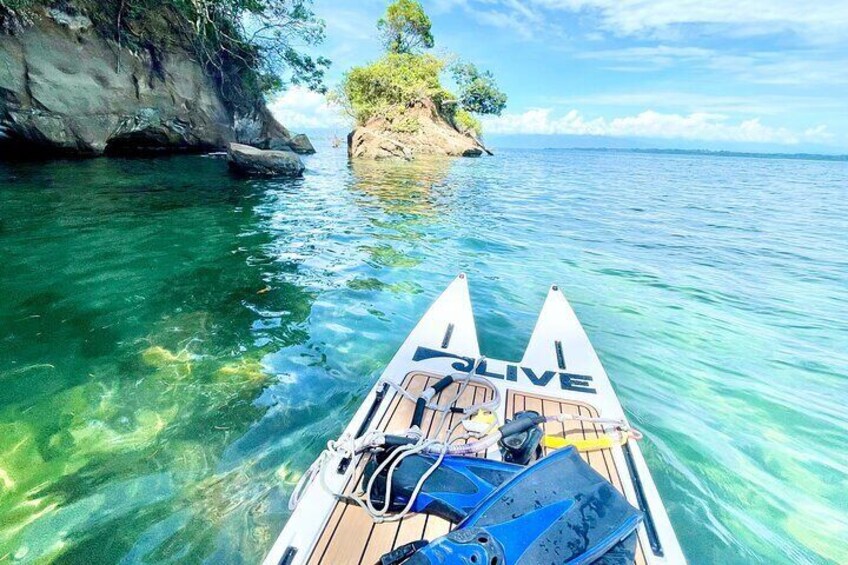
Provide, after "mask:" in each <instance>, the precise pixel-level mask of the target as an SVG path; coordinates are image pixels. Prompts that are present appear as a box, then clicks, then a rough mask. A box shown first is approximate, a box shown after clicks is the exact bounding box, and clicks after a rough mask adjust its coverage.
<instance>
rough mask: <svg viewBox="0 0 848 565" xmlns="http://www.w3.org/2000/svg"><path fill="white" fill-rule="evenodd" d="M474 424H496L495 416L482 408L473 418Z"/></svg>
mask: <svg viewBox="0 0 848 565" xmlns="http://www.w3.org/2000/svg"><path fill="white" fill-rule="evenodd" d="M471 420H473V421H474V422H479V423H480V424H494V423H495V415H494V414H492V413H491V412H489V411H488V410H483V409H482V408H481V409H480V410H478V411H477V413H476V414H474V416H473V417H472V418H471Z"/></svg>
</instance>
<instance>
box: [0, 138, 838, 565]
mask: <svg viewBox="0 0 848 565" xmlns="http://www.w3.org/2000/svg"><path fill="white" fill-rule="evenodd" d="M319 150H320V152H319V154H318V155H316V156H314V157H310V158H308V159H307V161H306V164H307V167H308V169H307V174H306V177H305V178H304V179H302V180H295V181H280V180H254V181H251V180H245V179H237V178H234V177H230V176H229V175H228V174H227V173H226V165H225V163H223V162H222V161H221V160H219V159H214V158H208V157H200V156H180V157H168V158H161V159H156V160H145V159H96V160H87V161H56V162H50V163H21V164H14V165H12V164H5V165H3V164H0V249H2V261H0V564H3V563H47V562H57V563H87V564H88V563H175V562H178V563H196V562H207V563H241V562H244V563H253V562H256V561H258V560H259V559H261V558H262V556H263V555H264V553H265V552H266V551H267V549H268V548H269V547H270V545H271V543H272V542H273V539H274V538H275V536H276V535H277V533H278V532H279V531H280V529H281V528H282V525H283V524H284V523H285V520H286V518H287V516H288V511H287V509H286V503H287V497H288V495H289V493H290V492H291V489H292V487H293V485H294V484H295V483H296V481H297V479H298V478H299V477H300V474H301V473H302V472H303V471H304V470H305V469H306V467H307V466H308V465H309V464H310V463H311V461H312V460H313V459H314V457H315V456H316V455H317V454H318V453H319V452H320V450H321V449H322V448H323V446H324V444H325V443H326V441H327V440H328V439H332V438H334V437H336V436H337V435H338V433H339V431H340V430H341V429H342V427H343V426H344V424H345V423H346V422H347V420H348V418H349V417H350V415H351V414H352V413H353V411H354V410H355V409H356V407H357V406H358V404H359V402H360V401H361V399H362V398H363V396H364V395H365V393H366V392H367V390H368V389H369V388H370V386H371V385H372V384H373V382H374V380H375V379H376V378H377V376H378V375H379V373H380V371H381V370H382V368H383V366H384V365H385V363H386V362H387V361H388V360H389V359H390V357H391V355H392V354H393V352H394V350H395V348H396V347H397V346H398V345H399V344H400V342H401V341H402V339H403V336H404V335H405V334H406V333H407V332H408V331H409V330H410V329H411V328H412V326H413V325H414V323H415V321H416V320H417V318H418V317H419V316H420V315H421V314H422V313H423V311H424V310H425V309H426V307H427V305H428V304H429V303H430V302H431V301H432V300H433V299H434V298H435V296H436V295H437V294H438V293H439V292H440V291H441V290H442V289H443V288H444V286H445V285H446V284H447V283H448V282H449V281H450V280H451V279H452V277H453V276H454V275H455V274H456V273H457V272H459V271H466V272H468V274H469V277H470V280H471V285H472V298H473V300H474V305H475V311H476V314H477V323H478V332H479V333H480V337H481V345H482V348H483V351H484V353H487V354H490V355H493V356H498V357H504V358H519V357H520V356H521V352H522V350H523V347H524V345H525V344H526V341H527V339H528V337H529V335H530V331H531V330H532V325H533V321H534V319H535V316H536V314H537V313H538V309H539V307H540V306H541V301H542V299H543V297H544V292H545V290H546V287H547V285H548V284H550V283H551V282H558V283H560V284H561V285H562V286H563V288H564V289H565V290H566V294H567V295H568V296H569V298H570V300H571V301H572V303H573V304H574V306H575V309H576V310H577V313H578V315H580V316H581V319H582V320H583V322H584V324H585V325H586V327H587V330H588V332H589V334H590V337H592V339H593V341H594V342H595V345H596V347H597V349H598V351H599V355H600V357H601V359H602V361H603V362H604V363H605V365H606V367H607V370H608V372H609V373H610V375H611V378H612V380H613V382H614V384H615V386H616V388H617V390H618V391H619V394H620V396H621V399H622V403H623V404H624V406H625V409H626V410H628V412H629V414H630V416H631V418H632V419H633V421H634V424H635V425H637V426H638V427H640V428H642V429H643V431H644V432H645V434H646V440H645V443H644V450H645V451H646V456H647V457H648V460H649V464H650V465H651V467H652V470H653V474H654V477H655V480H656V481H657V483H658V486H659V488H660V491H661V493H662V495H663V497H664V499H665V501H666V504H667V506H668V509H669V513H670V516H671V519H672V522H673V523H674V525H675V527H676V529H677V532H678V536H679V537H680V538H681V542H682V545H683V548H684V551H685V552H686V553H687V556H688V557H689V559H690V560H691V562H693V563H705V562H715V563H748V562H767V563H775V562H787V563H788V562H809V563H827V562H846V561H848V553H846V549H845V546H844V543H843V540H844V539H846V537H848V518H846V515H845V508H848V498H846V496H847V495H846V492H848V488H846V487H848V483H847V482H846V481H848V479H846V475H848V473H846V469H848V460H847V459H846V457H848V456H846V453H845V450H844V448H843V438H844V437H845V433H846V432H847V431H848V421H846V417H845V414H844V409H843V408H844V405H845V404H846V402H848V398H846V386H845V372H844V368H845V367H846V366H848V359H846V357H845V352H846V351H848V327H846V319H848V316H845V315H844V313H845V310H844V305H845V304H848V296H846V289H845V288H844V286H843V285H841V284H840V281H844V278H845V276H846V273H848V261H846V258H845V256H844V253H841V252H840V251H839V250H840V249H841V248H842V246H841V245H840V244H839V241H840V240H842V241H843V242H844V237H846V236H848V233H846V228H845V224H844V218H845V217H846V215H848V210H846V199H845V198H844V194H841V193H840V192H839V190H840V187H844V186H845V185H846V184H848V166H846V164H845V163H838V162H837V163H833V162H816V161H784V160H764V159H752V158H746V159H729V158H719V157H710V156H686V155H649V154H648V155H635V154H634V155H627V154H618V155H616V154H589V153H581V152H568V151H517V150H516V151H504V152H502V153H501V154H499V155H498V156H497V157H495V158H492V159H478V160H456V161H445V160H421V161H419V162H417V163H414V164H392V163H365V162H362V163H353V164H350V163H348V162H347V159H346V157H345V155H344V152H343V151H333V150H331V149H330V148H329V147H319ZM681 186H683V187H686V190H680V187H681ZM840 195H841V196H840ZM824 202H827V203H829V204H828V205H827V206H825V205H824V204H822V203H824ZM840 313H841V314H840ZM740 335H744V336H745V338H744V339H740Z"/></svg>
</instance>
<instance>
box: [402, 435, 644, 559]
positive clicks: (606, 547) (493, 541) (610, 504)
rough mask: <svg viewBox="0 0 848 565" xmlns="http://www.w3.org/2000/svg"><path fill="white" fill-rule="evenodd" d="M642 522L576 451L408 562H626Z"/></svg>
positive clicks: (507, 486)
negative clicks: (607, 558) (623, 560)
mask: <svg viewBox="0 0 848 565" xmlns="http://www.w3.org/2000/svg"><path fill="white" fill-rule="evenodd" d="M641 520H642V513H641V512H639V511H638V510H636V509H635V508H633V507H632V506H631V505H630V504H629V503H628V502H627V501H626V500H625V499H624V497H623V496H622V495H621V494H620V493H619V492H618V491H617V490H616V489H615V487H613V486H612V485H611V484H610V483H609V482H608V481H607V480H606V479H604V478H603V477H602V476H601V475H599V474H598V473H597V472H595V471H594V470H593V469H592V468H591V467H590V466H589V465H588V464H587V463H586V462H584V461H583V459H581V458H580V455H579V454H578V452H577V451H576V450H575V449H574V448H567V449H561V450H559V451H556V452H555V453H553V454H551V455H548V456H547V457H544V458H543V459H541V460H539V461H537V462H536V463H535V464H533V465H531V466H530V467H526V468H523V469H522V470H521V471H520V472H519V473H517V474H516V475H514V476H513V477H512V478H510V479H509V480H508V481H506V482H505V483H504V484H502V485H501V486H500V487H498V488H497V489H495V490H494V491H492V492H491V493H490V494H489V496H487V497H486V498H485V499H484V500H482V501H481V503H480V504H479V505H478V506H477V507H476V508H475V509H474V510H473V511H471V512H470V513H469V514H468V516H467V517H466V518H465V519H464V520H463V521H462V522H460V523H459V525H458V526H457V527H456V529H455V530H453V531H452V532H451V533H449V534H447V535H445V536H442V537H440V538H438V539H436V540H434V541H433V542H431V543H430V544H429V545H427V546H425V547H423V548H421V549H420V550H419V551H417V552H416V553H415V554H414V555H413V556H412V557H411V558H410V559H409V561H407V562H406V563H407V564H408V565H433V564H444V563H479V564H486V565H531V564H537V563H558V564H559V563H569V564H584V563H593V562H597V561H603V560H605V556H606V555H607V554H609V555H610V558H611V561H612V562H619V561H618V560H619V559H620V558H622V557H625V558H626V557H627V556H626V555H625V554H627V553H629V556H630V559H632V552H633V550H634V549H635V531H636V528H637V527H638V525H639V523H640V521H641ZM613 556H614V557H613Z"/></svg>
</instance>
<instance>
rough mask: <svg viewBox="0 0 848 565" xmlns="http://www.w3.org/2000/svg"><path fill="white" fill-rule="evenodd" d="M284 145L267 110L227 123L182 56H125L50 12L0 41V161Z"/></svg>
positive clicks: (84, 22)
mask: <svg viewBox="0 0 848 565" xmlns="http://www.w3.org/2000/svg"><path fill="white" fill-rule="evenodd" d="M233 140H239V141H245V142H248V143H251V144H253V143H256V144H258V145H262V144H265V145H266V146H267V145H269V144H271V143H276V144H277V145H278V146H282V145H286V144H290V143H291V142H292V138H291V135H290V134H289V132H288V131H287V130H286V129H285V128H284V127H283V126H281V125H280V124H279V123H277V122H276V120H274V118H273V117H272V116H271V114H270V113H269V112H268V111H267V109H265V108H264V107H263V108H260V109H258V110H257V111H256V112H254V113H253V114H252V115H250V116H238V117H236V116H233V115H232V113H231V111H230V110H228V108H227V107H226V105H225V104H224V102H223V100H222V99H221V97H220V95H219V94H218V90H217V88H216V86H215V85H214V84H213V83H212V81H211V80H210V79H209V77H208V76H207V75H206V74H205V72H204V70H203V68H202V67H201V66H200V65H199V64H198V63H197V62H196V61H195V60H194V58H193V57H192V56H191V55H190V54H189V53H187V52H184V51H179V50H172V51H170V52H163V51H156V50H153V49H148V50H147V51H145V52H141V53H139V52H135V51H132V50H130V49H127V48H125V47H121V46H119V45H118V44H117V43H115V42H114V41H112V40H110V39H105V38H103V37H101V36H100V35H99V34H98V32H97V31H96V30H95V29H94V27H93V26H92V24H91V21H90V20H89V19H88V18H86V17H85V16H84V15H79V14H68V13H65V12H63V11H61V10H57V9H51V10H49V11H45V12H44V13H43V14H42V15H41V16H39V17H37V18H35V21H34V23H33V25H31V26H28V27H26V28H23V29H19V30H16V33H15V34H14V35H9V34H2V33H0V156H2V155H4V154H10V153H12V152H14V153H16V154H19V155H20V156H23V157H39V156H43V155H51V154H59V155H73V156H87V155H100V154H102V153H105V152H125V153H126V152H130V153H135V152H146V151H181V150H182V151H185V150H193V151H203V150H210V149H221V148H224V147H226V145H227V143H229V142H230V141H233Z"/></svg>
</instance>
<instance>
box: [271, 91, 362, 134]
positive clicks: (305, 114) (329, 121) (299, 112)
mask: <svg viewBox="0 0 848 565" xmlns="http://www.w3.org/2000/svg"><path fill="white" fill-rule="evenodd" d="M268 108H269V109H270V110H271V113H272V114H274V117H275V118H277V120H278V121H279V122H280V123H281V124H283V125H284V126H286V127H287V128H289V129H294V130H297V129H303V128H335V127H346V126H347V125H348V120H347V119H346V118H345V117H344V116H343V115H342V113H341V111H340V110H339V108H337V107H335V106H332V105H330V104H329V103H328V102H327V98H326V97H325V96H324V95H323V94H319V93H317V92H312V91H311V90H309V89H307V88H304V87H302V86H292V87H291V88H289V89H288V90H286V91H285V92H284V93H283V94H282V95H281V96H280V97H279V98H277V99H276V100H274V101H272V102H271V103H270V104H269V105H268Z"/></svg>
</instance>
